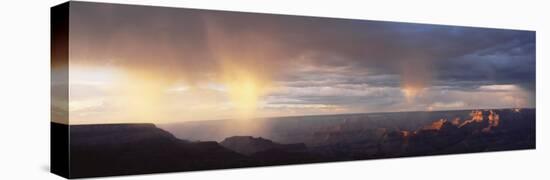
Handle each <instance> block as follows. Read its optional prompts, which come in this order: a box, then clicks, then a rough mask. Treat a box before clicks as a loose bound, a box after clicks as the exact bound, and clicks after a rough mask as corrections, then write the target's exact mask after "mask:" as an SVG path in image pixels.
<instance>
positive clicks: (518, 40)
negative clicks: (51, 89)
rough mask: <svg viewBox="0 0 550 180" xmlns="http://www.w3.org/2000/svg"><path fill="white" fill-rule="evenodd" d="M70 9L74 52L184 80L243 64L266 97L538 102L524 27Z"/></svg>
mask: <svg viewBox="0 0 550 180" xmlns="http://www.w3.org/2000/svg"><path fill="white" fill-rule="evenodd" d="M71 15H72V16H71V27H70V29H71V31H70V43H71V50H70V51H71V62H73V63H74V64H82V65H87V66H109V67H124V68H131V69H140V70H146V71H151V72H154V73H155V74H159V76H161V77H164V78H165V79H168V80H169V81H170V82H180V81H183V82H186V83H188V84H196V83H198V82H203V81H223V80H220V79H224V78H227V76H228V75H227V73H225V72H227V71H228V70H227V69H232V70H234V69H242V70H244V71H245V72H246V73H245V74H248V75H250V76H254V77H257V78H258V79H261V82H263V85H266V86H275V87H276V88H274V90H270V91H268V92H267V91H266V93H265V94H262V97H263V101H264V103H263V108H265V109H270V108H271V109H272V108H277V107H295V105H304V107H307V106H306V105H309V106H311V107H315V106H313V105H326V106H320V107H339V108H348V110H349V112H352V111H353V112H366V111H399V110H425V109H426V108H435V109H438V108H439V109H453V108H455V109H465V108H483V107H511V106H525V107H534V104H535V102H534V101H535V100H534V99H535V98H534V96H535V32H533V31H522V30H506V29H492V28H477V27H460V26H442V25H429V24H414V23H395V22H383V21H368V20H351V19H335V18H316V17H303V16H287V15H271V14H258V13H238V12H225V11H208V10H196V9H182V8H160V7H147V6H125V5H112V4H95V3H84V2H80V3H76V4H74V6H71ZM229 76H231V74H230V75H229ZM487 87H503V89H501V90H500V91H498V92H496V91H495V90H494V89H491V88H487ZM497 89H498V88H497ZM410 95H414V96H415V97H414V99H413V100H414V102H411V101H410V100H407V96H410ZM508 96H514V97H513V98H512V99H514V100H509V101H514V102H516V103H515V105H514V103H509V102H507V100H504V99H506V98H504V97H508ZM472 97H486V98H495V99H500V100H491V101H490V102H493V103H489V102H476V101H475V99H472ZM518 99H520V100H518ZM517 102H521V104H520V105H517V104H518V103H517ZM350 109H353V110H350ZM346 112H348V111H346Z"/></svg>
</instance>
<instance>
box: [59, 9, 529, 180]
mask: <svg viewBox="0 0 550 180" xmlns="http://www.w3.org/2000/svg"><path fill="white" fill-rule="evenodd" d="M51 14H52V16H51V17H52V19H51V23H52V24H51V35H52V41H51V42H52V44H51V48H52V49H51V50H52V51H51V52H52V53H51V55H52V57H51V76H52V78H51V80H52V82H51V93H52V94H51V96H52V99H51V142H52V144H51V148H52V149H51V171H52V172H53V173H56V174H58V175H61V176H64V177H67V178H79V177H95V176H111V175H129V174H144V173H160V172H177V171H195V170H209V169H225V168H239V167H256V166H271V165H287V164H302V163H319V162H335V161H350V160H365V159H379V158H397V157H410V156H426V155H441V154H455V153H473V152H488V151H503V150H520V149H534V148H535V32H534V31H525V30H510V29H492V28H478V27H461V26H447V25H432V24H414V23H401V22H385V21H370V20H352V19H336V18H320V17H304V16H290V15H274V14H260V13H244V12H228V11H214V10H199V9H186V8H169V7H152V6H135V5H121V4H106V3H91V2H77V1H71V2H67V3H64V4H61V5H58V6H55V7H53V8H52V9H51ZM296 168H299V167H296Z"/></svg>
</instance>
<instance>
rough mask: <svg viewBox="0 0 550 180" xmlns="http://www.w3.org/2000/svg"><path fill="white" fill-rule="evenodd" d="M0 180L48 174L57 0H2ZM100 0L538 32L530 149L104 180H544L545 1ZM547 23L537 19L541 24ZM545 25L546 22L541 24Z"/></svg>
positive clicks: (549, 152) (549, 156) (549, 22)
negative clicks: (51, 22) (53, 22)
mask: <svg viewBox="0 0 550 180" xmlns="http://www.w3.org/2000/svg"><path fill="white" fill-rule="evenodd" d="M1 2H2V5H1V6H0V8H1V10H0V13H1V15H0V31H1V32H0V44H1V48H0V63H1V64H0V68H1V69H0V122H1V123H0V179H61V178H60V177H58V176H56V175H53V174H50V173H49V121H50V118H49V111H50V107H49V102H50V86H49V85H50V75H49V64H50V60H49V48H50V44H49V33H50V29H49V28H50V26H49V7H51V6H53V5H56V4H59V3H62V2H63V1H59V0H37V1H35V2H27V1H17V0H15V1H14V2H9V1H1ZM105 2H116V3H131V4H145V5H161V6H174V7H191V8H204V9H219V10H234V11H248V12H265V13H277V14H293V15H310V16H325V17H342V18H353V19H370V20H389V21H401V22H418V23H432V24H447V25H465V26H479V27H495V28H507V29H526V30H536V31H537V149H536V150H526V151H525V150H524V151H510V152H497V153H478V154H466V155H447V156H428V157H417V158H398V159H386V160H367V161H355V162H343V163H324V164H310V165H293V166H279V167H261V168H246V169H232V170H214V171H202V172H184V173H165V174H155V175H137V176H120V177H111V178H109V179H201V180H203V179H206V180H208V179H262V180H263V179H278V180H280V179H315V180H317V179H445V180H448V179H449V180H450V179H461V180H464V179H549V178H550V176H549V171H550V161H549V160H550V149H549V148H550V147H549V146H550V145H549V144H550V141H549V139H548V138H549V133H548V132H549V128H550V126H549V123H548V121H547V120H548V117H549V115H548V114H547V112H548V111H549V107H550V104H549V95H548V94H547V93H545V92H550V89H549V85H548V84H549V83H548V80H546V82H545V79H544V78H545V77H550V76H549V73H548V71H544V70H547V69H548V68H549V65H548V64H549V63H548V61H546V60H547V59H548V58H549V56H548V52H547V51H546V50H548V47H549V46H548V44H549V43H550V40H549V33H550V32H549V27H550V19H549V18H548V17H550V15H549V13H546V11H549V8H550V6H549V5H545V3H544V2H545V1H544V0H518V1H510V2H505V1H502V0H500V1H476V0H454V1H441V0H431V1H424V0H412V1H411V0H409V1H406V0H404V1H393V0H384V1H381V0H380V1H346V0H330V1H326V2H325V1H323V2H321V0H313V1H304V0H301V1H298V0H294V1H292V0H286V1H284V0H271V1H258V0H256V1H254V0H225V1H219V2H217V1H210V0H192V1H155V0H139V1H138V0H108V1H105ZM545 20H546V21H545ZM545 23H546V25H545Z"/></svg>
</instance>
